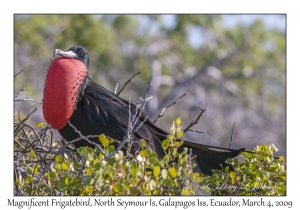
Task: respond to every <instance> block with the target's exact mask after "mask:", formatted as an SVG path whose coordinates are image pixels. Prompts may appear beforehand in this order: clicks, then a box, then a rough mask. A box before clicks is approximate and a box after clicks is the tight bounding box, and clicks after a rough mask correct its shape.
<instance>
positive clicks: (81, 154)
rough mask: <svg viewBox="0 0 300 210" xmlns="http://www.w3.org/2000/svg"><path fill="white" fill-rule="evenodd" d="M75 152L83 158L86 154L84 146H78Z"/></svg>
mask: <svg viewBox="0 0 300 210" xmlns="http://www.w3.org/2000/svg"><path fill="white" fill-rule="evenodd" d="M77 152H78V153H79V154H80V156H82V157H83V158H85V157H86V156H87V154H88V153H87V150H86V147H79V148H78V149H77Z"/></svg>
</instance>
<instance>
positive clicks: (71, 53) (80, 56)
mask: <svg viewBox="0 0 300 210" xmlns="http://www.w3.org/2000/svg"><path fill="white" fill-rule="evenodd" d="M55 55H60V56H62V57H65V58H71V59H77V60H80V61H82V62H83V63H84V64H85V65H86V67H87V68H88V67H89V54H88V53H87V51H86V50H85V49H84V48H83V47H81V46H74V47H71V48H70V49H69V50H68V51H67V52H65V51H62V50H60V49H56V50H54V52H53V57H55Z"/></svg>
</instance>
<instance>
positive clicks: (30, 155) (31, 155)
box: [29, 149, 36, 159]
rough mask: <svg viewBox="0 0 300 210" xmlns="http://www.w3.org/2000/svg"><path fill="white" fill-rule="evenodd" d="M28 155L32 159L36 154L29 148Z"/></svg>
mask: <svg viewBox="0 0 300 210" xmlns="http://www.w3.org/2000/svg"><path fill="white" fill-rule="evenodd" d="M29 157H30V158H32V159H35V158H36V154H35V153H34V151H33V149H31V150H30V153H29Z"/></svg>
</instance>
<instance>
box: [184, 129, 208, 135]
mask: <svg viewBox="0 0 300 210" xmlns="http://www.w3.org/2000/svg"><path fill="white" fill-rule="evenodd" d="M188 131H192V132H196V133H203V134H205V132H204V131H199V130H196V129H189V130H188Z"/></svg>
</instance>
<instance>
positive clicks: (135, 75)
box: [117, 71, 142, 96]
mask: <svg viewBox="0 0 300 210" xmlns="http://www.w3.org/2000/svg"><path fill="white" fill-rule="evenodd" d="M140 73H142V72H140V71H139V72H138V73H136V74H135V75H133V76H132V77H130V79H129V80H128V81H127V82H125V84H124V85H123V87H122V88H121V90H120V91H119V92H118V93H117V96H119V95H120V93H121V92H122V91H123V90H124V88H125V87H126V85H127V84H128V83H129V82H131V80H132V79H133V77H135V76H136V75H138V74H140Z"/></svg>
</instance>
